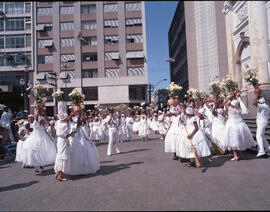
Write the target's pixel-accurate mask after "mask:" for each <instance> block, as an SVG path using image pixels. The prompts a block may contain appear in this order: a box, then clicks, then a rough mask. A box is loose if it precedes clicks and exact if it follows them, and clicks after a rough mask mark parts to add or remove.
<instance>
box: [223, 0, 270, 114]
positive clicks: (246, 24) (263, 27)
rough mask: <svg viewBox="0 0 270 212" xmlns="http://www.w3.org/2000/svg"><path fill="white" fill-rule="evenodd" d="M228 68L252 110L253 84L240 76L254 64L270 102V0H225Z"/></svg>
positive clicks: (253, 112)
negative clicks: (249, 83)
mask: <svg viewBox="0 0 270 212" xmlns="http://www.w3.org/2000/svg"><path fill="white" fill-rule="evenodd" d="M223 13H224V15H225V19H226V38H227V46H228V64H229V66H228V70H229V73H230V74H231V75H232V76H233V77H234V79H237V80H239V85H240V88H241V91H242V96H243V100H244V102H245V103H246V105H247V106H248V108H249V110H250V111H251V113H250V114H249V116H255V115H256V108H255V107H254V106H253V105H252V102H253V99H254V94H253V87H252V86H250V85H248V84H247V83H245V81H244V80H243V79H241V78H240V77H239V75H240V73H241V72H242V71H243V70H244V69H246V67H247V66H248V67H250V68H256V70H257V71H258V78H259V83H260V84H261V88H262V90H263V95H264V97H265V98H266V100H267V101H268V103H270V52H269V47H270V1H225V2H224V8H223Z"/></svg>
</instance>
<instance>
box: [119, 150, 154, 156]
mask: <svg viewBox="0 0 270 212" xmlns="http://www.w3.org/2000/svg"><path fill="white" fill-rule="evenodd" d="M147 150H151V149H135V150H131V151H128V152H121V153H120V155H122V154H127V153H132V152H142V151H147Z"/></svg>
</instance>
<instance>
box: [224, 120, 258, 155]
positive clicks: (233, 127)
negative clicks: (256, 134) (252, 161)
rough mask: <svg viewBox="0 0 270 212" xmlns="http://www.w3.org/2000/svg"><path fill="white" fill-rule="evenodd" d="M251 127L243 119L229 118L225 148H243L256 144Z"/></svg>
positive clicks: (242, 149)
mask: <svg viewBox="0 0 270 212" xmlns="http://www.w3.org/2000/svg"><path fill="white" fill-rule="evenodd" d="M256 145H257V143H256V142H255V141H254V139H253V136H252V134H251V132H250V129H249V128H248V126H247V125H246V123H245V122H244V121H243V120H240V119H238V120H237V119H234V118H233V119H232V118H229V119H228V121H227V123H226V128H225V143H224V146H223V148H224V149H225V150H241V151H244V150H246V149H247V148H250V147H252V146H256Z"/></svg>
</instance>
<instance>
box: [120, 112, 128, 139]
mask: <svg viewBox="0 0 270 212" xmlns="http://www.w3.org/2000/svg"><path fill="white" fill-rule="evenodd" d="M126 134H127V124H126V118H125V115H124V114H122V115H121V122H120V125H119V140H120V143H122V142H123V136H124V135H126Z"/></svg>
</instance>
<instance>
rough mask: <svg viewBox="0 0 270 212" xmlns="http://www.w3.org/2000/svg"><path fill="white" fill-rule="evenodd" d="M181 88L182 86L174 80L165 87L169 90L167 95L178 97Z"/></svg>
mask: <svg viewBox="0 0 270 212" xmlns="http://www.w3.org/2000/svg"><path fill="white" fill-rule="evenodd" d="M182 89H183V88H182V86H180V85H177V84H175V83H174V82H171V84H170V86H169V87H168V88H167V90H169V96H170V97H171V98H175V97H178V96H179V93H180V91H181V90H182Z"/></svg>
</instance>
